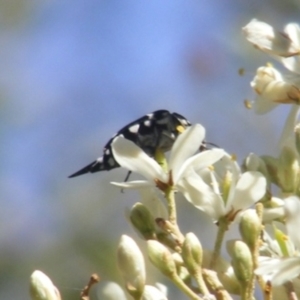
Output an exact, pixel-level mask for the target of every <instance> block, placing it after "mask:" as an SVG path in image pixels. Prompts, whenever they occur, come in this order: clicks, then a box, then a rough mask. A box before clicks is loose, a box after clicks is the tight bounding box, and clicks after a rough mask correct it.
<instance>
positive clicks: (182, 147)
mask: <svg viewBox="0 0 300 300" xmlns="http://www.w3.org/2000/svg"><path fill="white" fill-rule="evenodd" d="M204 136H205V128H204V127H203V126H202V125H200V124H195V125H193V126H191V127H190V128H188V129H186V130H185V131H184V132H183V133H182V134H180V135H179V136H178V138H177V139H176V141H175V143H174V145H173V147H172V151H171V154H170V159H169V169H170V170H172V173H173V176H176V174H177V172H178V171H179V169H180V168H181V166H182V164H183V163H184V162H185V161H186V159H187V158H189V157H190V156H191V155H193V154H194V153H195V152H196V151H197V150H199V148H200V146H201V144H202V142H203V139H204ZM174 181H176V180H174Z"/></svg>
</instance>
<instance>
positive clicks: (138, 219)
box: [129, 203, 155, 240]
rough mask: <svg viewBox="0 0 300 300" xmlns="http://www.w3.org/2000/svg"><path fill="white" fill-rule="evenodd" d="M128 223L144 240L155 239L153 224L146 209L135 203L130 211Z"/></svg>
mask: <svg viewBox="0 0 300 300" xmlns="http://www.w3.org/2000/svg"><path fill="white" fill-rule="evenodd" d="M129 217H130V221H131V223H132V225H133V226H134V227H135V229H136V230H137V231H138V232H139V233H140V234H141V235H142V237H143V238H144V239H145V240H148V239H153V238H154V237H155V222H154V218H153V216H152V215H151V213H150V211H149V210H148V208H147V207H146V206H145V205H144V204H142V203H136V204H135V205H134V206H133V207H132V208H131V210H130V214H129Z"/></svg>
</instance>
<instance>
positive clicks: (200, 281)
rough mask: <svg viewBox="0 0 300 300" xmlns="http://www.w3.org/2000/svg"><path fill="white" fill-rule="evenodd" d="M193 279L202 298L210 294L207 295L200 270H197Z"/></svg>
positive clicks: (207, 291)
mask: <svg viewBox="0 0 300 300" xmlns="http://www.w3.org/2000/svg"><path fill="white" fill-rule="evenodd" d="M194 278H195V280H196V282H197V285H198V287H199V290H200V292H201V294H203V295H204V296H206V295H209V294H210V293H209V290H208V288H207V286H206V284H205V282H204V280H203V277H202V270H201V269H199V270H198V272H197V273H196V274H194Z"/></svg>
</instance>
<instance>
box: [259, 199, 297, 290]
mask: <svg viewBox="0 0 300 300" xmlns="http://www.w3.org/2000/svg"><path fill="white" fill-rule="evenodd" d="M284 210H285V217H286V228H287V232H288V237H289V238H290V239H286V237H285V238H281V237H280V236H278V235H277V243H278V245H277V246H276V247H275V244H274V242H272V241H271V242H270V238H269V240H268V241H267V242H268V243H269V244H270V246H271V247H270V250H271V252H270V253H271V254H273V255H274V253H277V254H278V257H261V258H260V263H259V267H258V269H256V270H255V274H257V275H261V276H263V277H264V279H265V281H267V280H270V281H272V284H273V285H275V286H277V285H281V284H283V283H285V282H287V281H290V280H293V279H294V278H296V277H297V276H298V275H299V274H300V256H299V253H298V252H297V251H296V249H295V247H296V248H297V249H298V250H299V249H300V248H299V247H300V235H299V232H298V230H299V226H300V220H299V214H300V199H299V197H296V196H291V197H288V198H286V199H285V204H284ZM279 246H280V247H279Z"/></svg>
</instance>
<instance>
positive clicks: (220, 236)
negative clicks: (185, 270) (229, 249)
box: [209, 217, 228, 270]
mask: <svg viewBox="0 0 300 300" xmlns="http://www.w3.org/2000/svg"><path fill="white" fill-rule="evenodd" d="M218 225H219V227H218V233H217V238H216V241H215V246H214V251H213V254H212V258H211V261H210V265H209V266H210V269H212V270H214V269H215V266H216V263H217V260H218V258H219V256H220V252H221V247H222V244H223V240H224V237H225V233H226V231H227V229H228V220H227V219H226V217H222V218H220V220H219V222H218Z"/></svg>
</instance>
